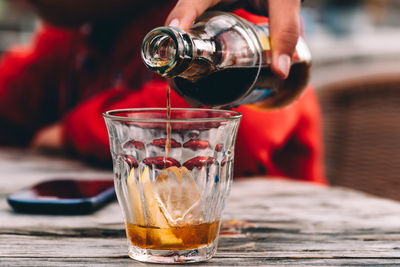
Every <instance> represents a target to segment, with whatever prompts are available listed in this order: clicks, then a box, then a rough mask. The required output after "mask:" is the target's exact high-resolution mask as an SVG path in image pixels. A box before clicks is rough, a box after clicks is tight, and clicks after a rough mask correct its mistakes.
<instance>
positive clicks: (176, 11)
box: [165, 0, 220, 31]
mask: <svg viewBox="0 0 400 267" xmlns="http://www.w3.org/2000/svg"><path fill="white" fill-rule="evenodd" d="M219 2H220V0H201V1H199V0H179V1H178V3H177V4H176V5H175V7H174V8H173V9H172V10H171V12H170V14H169V15H168V18H167V20H166V21H165V24H166V25H169V26H174V27H178V28H181V29H182V30H184V31H188V30H189V29H190V27H191V26H192V24H193V22H194V21H195V19H197V18H198V17H199V16H200V15H201V14H203V13H204V11H206V10H207V9H208V8H210V7H213V6H215V5H216V4H217V3H219Z"/></svg>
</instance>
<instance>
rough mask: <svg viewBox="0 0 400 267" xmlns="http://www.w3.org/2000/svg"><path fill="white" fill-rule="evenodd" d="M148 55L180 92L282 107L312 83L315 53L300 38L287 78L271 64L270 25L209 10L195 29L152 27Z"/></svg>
mask: <svg viewBox="0 0 400 267" xmlns="http://www.w3.org/2000/svg"><path fill="white" fill-rule="evenodd" d="M142 58H143V61H144V63H145V65H146V66H147V67H148V68H149V69H150V70H152V71H154V72H156V73H158V74H159V75H161V76H163V77H165V78H167V80H168V83H169V85H170V86H171V88H172V89H173V90H175V91H176V92H178V93H179V94H180V95H182V96H183V97H185V98H186V99H189V100H191V101H194V102H196V103H198V104H201V105H204V106H209V107H226V106H238V105H241V104H252V105H253V106H255V107H260V108H265V109H269V108H277V107H282V106H285V105H287V104H289V103H291V102H293V101H294V100H295V99H296V98H297V97H298V96H299V95H300V94H301V92H302V91H303V89H304V88H305V87H306V86H307V83H308V80H309V76H310V75H309V74H310V67H311V55H310V52H309V50H308V48H307V46H306V44H305V42H304V40H303V38H301V37H300V38H299V40H298V43H297V46H296V51H295V53H294V55H293V58H292V66H291V69H290V72H289V76H288V78H287V79H286V80H281V79H279V78H278V77H276V76H275V75H274V74H273V73H272V71H271V69H270V64H271V46H270V41H269V29H268V24H258V25H255V24H252V23H250V22H248V21H246V20H244V19H242V18H240V17H238V16H236V15H234V14H232V13H227V12H218V11H214V12H206V13H205V14H203V15H202V16H201V17H200V18H199V19H198V20H197V21H196V22H195V23H194V24H193V26H192V28H191V29H190V31H189V32H185V31H182V30H180V29H178V28H174V27H159V28H156V29H153V30H152V31H150V32H149V33H148V34H147V35H146V37H145V39H144V41H143V45H142Z"/></svg>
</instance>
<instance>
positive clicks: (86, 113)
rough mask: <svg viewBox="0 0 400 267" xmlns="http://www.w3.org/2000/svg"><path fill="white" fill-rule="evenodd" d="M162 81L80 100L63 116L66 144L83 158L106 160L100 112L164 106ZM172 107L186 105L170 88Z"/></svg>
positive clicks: (104, 131) (110, 91)
mask: <svg viewBox="0 0 400 267" xmlns="http://www.w3.org/2000/svg"><path fill="white" fill-rule="evenodd" d="M166 88H167V83H166V82H165V81H152V82H149V83H147V84H145V85H144V86H143V87H142V88H141V89H140V90H135V91H131V90H126V89H110V90H107V91H105V92H102V93H100V94H98V95H96V96H95V97H93V98H92V99H90V100H88V101H85V102H83V103H81V104H80V105H79V106H77V107H76V108H75V109H74V110H73V111H71V112H70V113H68V114H67V116H66V117H65V119H64V125H63V126H64V140H65V143H66V146H67V147H69V148H71V149H73V150H74V151H76V152H77V153H78V154H79V155H82V156H83V157H86V158H97V159H101V160H108V159H109V158H110V148H109V141H108V135H107V130H106V126H105V123H104V119H103V117H102V113H103V112H105V111H107V110H112V109H122V108H146V107H166ZM171 103H172V106H173V107H188V105H187V104H186V102H185V100H184V99H183V98H181V97H179V96H178V95H177V94H176V93H175V92H174V91H171Z"/></svg>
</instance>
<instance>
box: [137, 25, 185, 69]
mask: <svg viewBox="0 0 400 267" xmlns="http://www.w3.org/2000/svg"><path fill="white" fill-rule="evenodd" d="M187 38H188V37H187V34H186V33H185V32H183V31H181V30H179V29H177V28H173V27H159V28H156V29H154V30H152V31H151V32H149V33H148V34H147V35H146V37H145V38H144V41H143V44H142V59H143V62H144V64H145V65H146V66H147V67H148V68H149V69H150V70H152V71H154V72H157V73H158V74H160V75H161V76H164V77H170V76H171V75H172V74H171V72H172V70H174V69H176V68H177V67H178V66H179V65H180V63H181V62H182V60H183V59H184V58H185V56H186V55H187V52H188V51H187V48H186V47H185V44H184V42H183V39H187ZM190 51H191V49H190ZM174 72H175V71H174Z"/></svg>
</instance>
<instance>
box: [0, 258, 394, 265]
mask: <svg viewBox="0 0 400 267" xmlns="http://www.w3.org/2000/svg"><path fill="white" fill-rule="evenodd" d="M1 260H2V261H1V264H2V266H23V267H25V266H31V267H36V266H37V267H47V266H74V267H86V266H92V265H93V266H160V265H154V264H146V263H140V262H137V261H133V260H131V259H129V258H127V257H124V258H119V257H111V258H104V257H99V258H88V257H83V258H35V257H33V258H18V261H16V260H15V258H2V259H1ZM399 262H400V259H399V258H380V257H372V258H356V257H351V258H331V257H316V258H300V257H299V258H287V257H272V258H270V257H264V258H250V257H248V258H241V257H236V258H228V259H226V258H220V257H218V256H216V257H214V258H212V259H211V260H210V261H208V262H203V263H200V264H195V265H193V264H183V265H179V266H182V267H193V266H215V267H219V266H270V267H274V266H374V267H375V266H379V267H383V266H390V267H393V266H398V264H399Z"/></svg>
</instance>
